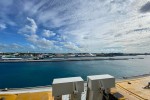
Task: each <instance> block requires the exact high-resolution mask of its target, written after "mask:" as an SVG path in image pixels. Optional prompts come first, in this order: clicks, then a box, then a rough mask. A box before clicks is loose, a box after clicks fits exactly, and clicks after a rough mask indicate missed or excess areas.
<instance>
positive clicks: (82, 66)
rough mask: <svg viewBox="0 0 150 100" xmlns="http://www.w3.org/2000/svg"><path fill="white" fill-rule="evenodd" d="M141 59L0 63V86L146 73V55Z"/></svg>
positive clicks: (149, 69) (148, 60) (149, 65)
mask: <svg viewBox="0 0 150 100" xmlns="http://www.w3.org/2000/svg"><path fill="white" fill-rule="evenodd" d="M144 58H145V59H131V60H105V61H66V62H24V63H0V88H6V87H7V88H22V87H33V86H44V85H51V84H52V81H53V79H54V78H63V77H73V76H81V77H82V78H83V79H84V80H86V77H87V76H88V75H97V74H111V75H113V76H115V77H116V78H120V77H123V76H133V75H140V74H147V73H149V72H150V56H144Z"/></svg>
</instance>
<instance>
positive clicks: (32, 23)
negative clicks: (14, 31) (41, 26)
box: [19, 17, 38, 33]
mask: <svg viewBox="0 0 150 100" xmlns="http://www.w3.org/2000/svg"><path fill="white" fill-rule="evenodd" d="M27 20H28V21H29V22H30V25H25V26H24V27H23V28H21V29H20V30H19V33H36V30H37V28H38V27H37V25H36V23H35V21H34V19H32V18H29V17H27Z"/></svg>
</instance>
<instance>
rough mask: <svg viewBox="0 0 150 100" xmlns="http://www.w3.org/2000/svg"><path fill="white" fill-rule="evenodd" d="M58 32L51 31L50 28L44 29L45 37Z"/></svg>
mask: <svg viewBox="0 0 150 100" xmlns="http://www.w3.org/2000/svg"><path fill="white" fill-rule="evenodd" d="M55 35H56V33H54V32H53V31H50V30H44V31H43V36H44V37H51V36H55Z"/></svg>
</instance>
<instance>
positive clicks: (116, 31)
mask: <svg viewBox="0 0 150 100" xmlns="http://www.w3.org/2000/svg"><path fill="white" fill-rule="evenodd" d="M0 7H1V9H0V52H28V51H30V52H59V53H60V52H98V53H101V52H106V53H108V52H125V53H129V52H131V53H132V52H149V51H150V17H149V16H150V2H149V1H148V0H138V1H137V0H0Z"/></svg>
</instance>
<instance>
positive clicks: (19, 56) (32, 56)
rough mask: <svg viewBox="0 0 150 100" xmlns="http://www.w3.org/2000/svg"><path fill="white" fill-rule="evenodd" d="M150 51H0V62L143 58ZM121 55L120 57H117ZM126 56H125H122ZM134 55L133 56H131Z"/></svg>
mask: <svg viewBox="0 0 150 100" xmlns="http://www.w3.org/2000/svg"><path fill="white" fill-rule="evenodd" d="M137 55H150V53H19V52H16V53H0V62H52V61H89V60H129V59H144V58H141V57H136V56H137ZM119 56H122V57H119ZM123 56H126V57H123ZM131 56H135V57H131Z"/></svg>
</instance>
